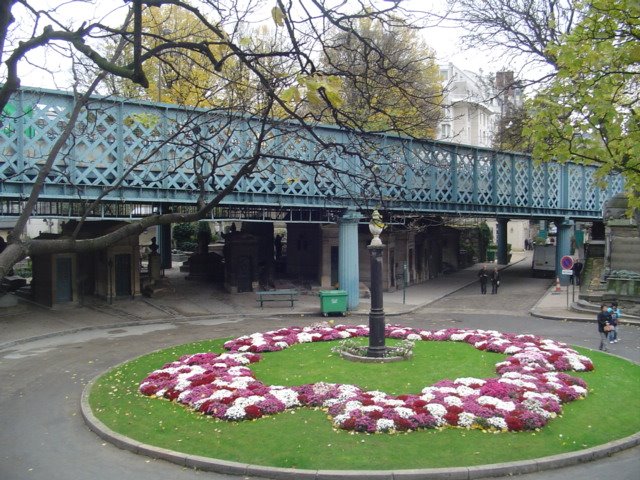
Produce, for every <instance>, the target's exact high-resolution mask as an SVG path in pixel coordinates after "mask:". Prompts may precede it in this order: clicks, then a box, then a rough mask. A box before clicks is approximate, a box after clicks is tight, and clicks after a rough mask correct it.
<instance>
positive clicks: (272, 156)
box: [0, 89, 622, 219]
mask: <svg viewBox="0 0 640 480" xmlns="http://www.w3.org/2000/svg"><path fill="white" fill-rule="evenodd" d="M72 108H73V97H72V95H70V94H69V93H65V92H59V91H49V90H42V89H23V90H21V91H20V92H19V93H18V94H17V95H15V96H14V97H13V98H12V100H11V103H10V105H8V106H7V108H5V110H4V112H3V115H2V126H1V127H0V197H1V198H4V199H20V198H24V197H26V196H27V195H28V194H29V192H30V191H31V188H32V185H33V182H34V180H35V178H36V176H37V174H38V171H39V168H40V165H42V164H43V163H44V161H45V159H46V157H47V155H48V153H49V151H50V150H51V148H52V145H53V144H54V142H55V141H56V140H57V139H58V138H59V136H60V134H61V132H62V130H63V128H64V127H65V125H66V122H67V121H68V118H69V114H70V112H71V110H72ZM266 128H267V129H266V130H265V126H264V125H263V124H262V123H260V122H258V121H257V120H255V119H246V118H239V117H230V116H228V115H222V114H216V113H215V112H211V111H205V110H198V109H185V108H181V107H179V106H175V105H167V104H153V103H149V102H137V101H130V100H125V99H121V98H94V99H93V100H92V101H91V102H90V103H89V104H88V106H87V108H85V109H84V110H83V112H82V114H81V116H80V119H79V121H78V122H77V125H76V127H75V128H74V132H73V135H72V137H71V138H70V140H69V141H68V142H67V144H66V145H65V147H64V148H63V150H62V152H61V155H59V156H58V158H57V159H56V162H55V165H54V168H53V170H52V171H51V173H50V174H49V176H48V177H47V180H46V182H45V185H44V188H43V191H42V194H41V197H40V198H41V199H42V200H47V201H58V200H59V201H74V200H79V199H95V198H98V197H99V196H101V195H104V197H105V201H107V202H116V201H117V202H121V203H136V204H153V205H157V204H162V203H171V204H174V205H176V204H193V202H194V200H195V195H196V194H197V192H198V191H199V186H200V185H204V187H205V188H206V190H207V192H209V195H210V196H213V195H214V194H215V192H216V191H219V190H220V189H221V188H223V187H224V186H226V185H228V184H229V182H230V181H231V179H232V177H233V176H234V174H235V173H237V172H238V170H239V169H240V168H241V166H242V165H243V164H244V163H245V162H246V161H247V159H249V158H251V156H252V155H253V154H254V149H255V147H256V144H257V142H256V138H257V137H258V136H260V135H264V138H265V142H264V143H263V148H262V151H261V152H260V154H261V157H260V160H259V162H258V164H257V168H256V170H255V172H254V173H253V174H251V175H250V176H249V177H247V178H244V179H242V180H241V181H240V183H239V184H238V185H237V186H236V188H235V189H234V191H233V192H232V193H231V194H229V195H228V196H227V197H226V198H225V199H224V201H223V205H244V206H246V205H251V206H256V207H268V208H281V207H282V208H289V207H296V208H344V207H346V206H349V205H358V206H362V207H372V206H378V207H383V208H385V209H387V210H392V211H393V210H395V211H412V212H422V213H443V214H447V213H449V214H452V213H459V214H469V215H509V216H521V217H532V218H549V217H551V216H569V217H573V218H583V219H597V218H601V215H602V204H603V202H604V201H605V200H606V199H607V198H609V197H610V196H611V195H613V194H615V193H617V192H619V191H620V190H621V189H622V180H621V178H620V176H615V177H611V178H610V179H609V180H610V181H609V182H608V183H607V186H606V188H605V189H601V188H600V186H599V185H598V183H597V181H596V177H595V169H594V168H592V167H588V166H583V165H577V164H572V163H569V164H556V163H536V162H534V161H532V159H531V157H530V156H528V155H524V154H518V153H509V152H501V151H496V150H491V149H485V148H476V147H470V146H464V145H458V144H451V143H445V142H436V141H416V140H409V139H405V138H400V137H395V136H381V135H361V134H360V135H356V134H351V133H348V132H345V131H341V130H339V129H337V128H334V127H331V126H322V125H319V126H316V127H315V128H313V129H312V130H305V129H302V128H300V127H297V126H292V125H291V124H287V123H284V122H283V123H277V122H272V123H270V124H268V125H266ZM376 185H377V186H379V188H378V187H376ZM114 187H116V188H114ZM0 215H2V212H0Z"/></svg>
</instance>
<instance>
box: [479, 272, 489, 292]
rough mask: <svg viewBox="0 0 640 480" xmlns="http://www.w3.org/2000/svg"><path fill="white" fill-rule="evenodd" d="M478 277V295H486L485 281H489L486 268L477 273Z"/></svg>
mask: <svg viewBox="0 0 640 480" xmlns="http://www.w3.org/2000/svg"><path fill="white" fill-rule="evenodd" d="M478 277H479V278H480V293H481V294H483V295H485V294H486V293H487V280H488V279H489V274H488V273H487V267H485V266H484V265H483V266H482V268H481V269H480V271H479V272H478Z"/></svg>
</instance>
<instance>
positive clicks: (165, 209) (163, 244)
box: [156, 203, 171, 269]
mask: <svg viewBox="0 0 640 480" xmlns="http://www.w3.org/2000/svg"><path fill="white" fill-rule="evenodd" d="M160 212H161V213H170V212H171V205H166V204H164V203H163V204H162V205H161V207H160ZM156 228H157V233H156V236H157V237H158V246H159V247H160V265H161V267H162V268H165V269H166V268H171V224H169V225H158V226H157V227H156Z"/></svg>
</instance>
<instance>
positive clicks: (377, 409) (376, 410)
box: [361, 405, 384, 413]
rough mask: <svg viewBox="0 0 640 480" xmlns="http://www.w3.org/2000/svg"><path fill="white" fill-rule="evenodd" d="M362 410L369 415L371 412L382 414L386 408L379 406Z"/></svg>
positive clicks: (370, 406)
mask: <svg viewBox="0 0 640 480" xmlns="http://www.w3.org/2000/svg"><path fill="white" fill-rule="evenodd" d="M361 410H362V411H363V412H365V413H369V412H382V411H383V410H384V408H382V407H381V406H379V405H366V406H364V407H362V408H361Z"/></svg>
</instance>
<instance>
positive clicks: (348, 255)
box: [338, 208, 361, 310]
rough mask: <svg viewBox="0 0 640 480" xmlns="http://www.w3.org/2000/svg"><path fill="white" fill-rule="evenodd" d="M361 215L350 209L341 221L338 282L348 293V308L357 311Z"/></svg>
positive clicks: (358, 302) (358, 300)
mask: <svg viewBox="0 0 640 480" xmlns="http://www.w3.org/2000/svg"><path fill="white" fill-rule="evenodd" d="M360 218H361V215H360V214H359V213H358V212H356V210H355V209H354V208H349V209H347V211H346V212H345V214H344V215H343V216H342V218H341V219H340V221H339V223H340V232H339V253H338V255H339V257H338V264H339V265H338V281H339V283H340V289H341V290H344V291H346V292H347V307H348V309H349V310H356V309H357V308H358V305H359V304H360V267H359V262H358V221H359V220H360Z"/></svg>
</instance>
